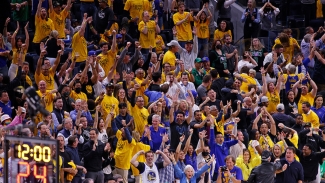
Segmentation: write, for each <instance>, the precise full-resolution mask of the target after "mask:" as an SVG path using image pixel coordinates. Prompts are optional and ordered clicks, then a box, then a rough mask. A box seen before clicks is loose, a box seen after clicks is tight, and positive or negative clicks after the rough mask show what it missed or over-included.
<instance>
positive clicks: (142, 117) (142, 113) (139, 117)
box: [132, 105, 149, 134]
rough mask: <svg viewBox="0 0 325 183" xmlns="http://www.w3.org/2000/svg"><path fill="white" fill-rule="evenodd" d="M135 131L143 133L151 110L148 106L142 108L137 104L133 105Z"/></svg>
mask: <svg viewBox="0 0 325 183" xmlns="http://www.w3.org/2000/svg"><path fill="white" fill-rule="evenodd" d="M132 115H133V119H134V125H135V131H138V132H139V133H140V134H143V132H144V128H145V126H146V125H147V124H148V116H149V112H148V110H147V109H146V108H144V107H143V108H142V109H140V108H139V107H138V106H137V105H135V106H134V107H132Z"/></svg>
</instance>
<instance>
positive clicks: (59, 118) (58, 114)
mask: <svg viewBox="0 0 325 183" xmlns="http://www.w3.org/2000/svg"><path fill="white" fill-rule="evenodd" d="M53 102H54V109H53V111H52V119H53V124H54V130H55V132H56V131H59V130H61V129H62V126H63V119H64V116H65V113H64V110H62V107H63V101H62V98H61V97H59V96H58V97H55V98H54V100H53Z"/></svg>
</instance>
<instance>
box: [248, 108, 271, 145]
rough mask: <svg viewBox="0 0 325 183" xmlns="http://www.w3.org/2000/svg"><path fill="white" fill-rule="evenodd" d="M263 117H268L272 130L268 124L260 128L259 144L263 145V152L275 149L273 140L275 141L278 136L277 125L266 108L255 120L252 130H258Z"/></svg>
mask: <svg viewBox="0 0 325 183" xmlns="http://www.w3.org/2000/svg"><path fill="white" fill-rule="evenodd" d="M262 115H266V116H267V117H268V121H269V123H270V128H269V126H268V124H267V123H263V124H262V125H261V126H260V133H261V135H260V138H259V144H260V145H261V147H262V149H263V150H271V148H273V146H274V142H273V140H272V139H274V137H275V136H276V124H275V121H274V119H273V117H272V116H271V115H270V113H269V112H268V111H267V110H265V108H264V107H263V108H262V109H261V113H260V114H259V115H258V117H256V118H255V120H254V122H253V126H252V129H256V130H258V126H257V122H258V121H259V119H260V118H261V117H262Z"/></svg>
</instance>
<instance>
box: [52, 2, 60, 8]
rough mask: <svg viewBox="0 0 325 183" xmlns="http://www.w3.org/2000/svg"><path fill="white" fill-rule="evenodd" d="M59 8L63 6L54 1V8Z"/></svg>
mask: <svg viewBox="0 0 325 183" xmlns="http://www.w3.org/2000/svg"><path fill="white" fill-rule="evenodd" d="M58 6H61V5H60V3H59V2H57V1H53V8H56V7H58Z"/></svg>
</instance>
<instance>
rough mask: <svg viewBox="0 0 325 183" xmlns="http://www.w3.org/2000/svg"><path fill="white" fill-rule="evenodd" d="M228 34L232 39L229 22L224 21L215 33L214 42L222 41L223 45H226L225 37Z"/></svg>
mask: <svg viewBox="0 0 325 183" xmlns="http://www.w3.org/2000/svg"><path fill="white" fill-rule="evenodd" d="M226 34H228V35H229V36H230V37H232V36H231V35H232V34H231V30H230V29H229V28H228V27H227V21H226V20H222V21H221V22H220V24H219V26H218V28H217V29H216V30H215V31H214V36H213V37H214V39H213V40H214V41H216V40H221V43H222V44H224V37H225V35H226Z"/></svg>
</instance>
